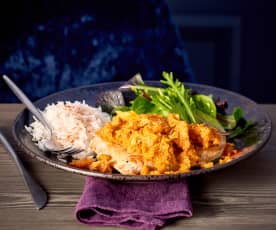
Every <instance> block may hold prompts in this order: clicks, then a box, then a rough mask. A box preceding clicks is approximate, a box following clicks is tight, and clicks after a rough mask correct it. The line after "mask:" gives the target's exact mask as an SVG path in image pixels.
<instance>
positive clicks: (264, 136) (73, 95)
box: [13, 82, 271, 181]
mask: <svg viewBox="0 0 276 230" xmlns="http://www.w3.org/2000/svg"><path fill="white" fill-rule="evenodd" d="M148 83H149V84H153V85H160V83H159V82H148ZM121 85H122V82H113V83H103V84H95V85H90V86H84V87H80V88H73V89H68V90H65V91H62V92H59V93H55V94H52V95H50V96H47V97H45V98H43V99H41V100H39V101H37V102H35V104H36V106H37V107H38V108H40V109H44V108H45V107H46V105H47V104H49V103H53V102H57V101H75V100H78V101H83V100H85V102H86V103H87V104H89V105H91V106H95V97H96V95H97V94H98V93H100V92H102V91H104V90H111V89H117V88H118V87H119V86H121ZM185 86H186V87H187V88H188V87H189V88H192V89H194V90H196V91H197V92H199V93H203V94H206V95H209V94H212V95H213V96H214V98H216V97H219V98H221V99H225V100H227V101H228V104H229V107H228V110H229V111H228V112H229V113H230V112H231V111H232V109H233V107H234V106H240V107H241V108H242V109H243V111H244V116H245V118H246V119H250V120H252V121H255V122H257V126H256V127H255V129H254V130H253V131H254V133H253V134H252V132H253V131H252V132H251V133H250V132H249V133H248V134H247V135H245V137H244V138H241V139H237V140H236V143H237V145H238V146H239V147H241V148H243V153H242V154H241V155H239V156H238V157H237V158H235V159H233V160H232V161H230V162H228V163H225V164H220V165H219V164H217V165H215V166H214V167H212V168H208V169H198V170H192V171H190V172H187V173H178V174H166V175H157V176H131V175H121V174H115V173H114V174H107V173H98V172H92V171H88V170H82V169H79V168H74V167H71V166H68V165H67V164H66V163H63V162H61V161H59V160H57V159H56V158H55V157H53V156H50V155H49V154H46V153H44V152H42V151H41V150H39V149H38V148H37V146H36V145H35V143H34V142H33V141H32V140H31V136H30V135H29V133H28V132H27V131H26V130H25V128H24V126H25V125H29V124H30V122H32V115H31V114H30V113H29V111H28V110H26V109H25V110H23V111H22V112H21V113H20V114H19V115H18V116H17V118H16V120H15V122H14V126H13V135H14V137H15V139H16V141H17V143H18V144H19V146H20V147H21V148H22V149H23V150H24V151H25V152H26V153H28V154H30V155H31V156H32V157H34V158H36V159H38V160H39V161H42V162H45V163H46V164H48V165H51V166H54V167H56V168H60V169H63V170H65V171H68V172H74V173H79V174H81V175H85V176H95V177H101V178H108V179H115V180H132V181H139V180H164V179H177V178H181V177H187V176H192V175H198V174H202V173H207V172H211V171H214V170H218V169H222V168H225V167H228V166H230V165H233V164H235V163H237V162H239V161H241V160H243V159H245V158H247V157H249V156H250V155H252V154H254V153H256V152H257V151H259V150H260V149H261V148H262V147H263V146H264V145H265V143H266V142H267V141H268V139H269V136H270V133H271V120H270V119H269V117H268V116H267V114H266V113H265V112H264V111H262V109H261V108H260V107H259V106H258V105H257V104H256V103H255V102H254V101H252V100H250V99H248V98H246V97H244V96H241V95H239V94H237V93H234V92H231V91H227V90H224V89H220V88H215V87H211V86H205V85H198V84H188V83H186V84H185ZM252 140H253V143H252Z"/></svg>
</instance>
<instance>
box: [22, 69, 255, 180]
mask: <svg viewBox="0 0 276 230" xmlns="http://www.w3.org/2000/svg"><path fill="white" fill-rule="evenodd" d="M163 77H164V79H163V80H161V81H160V82H161V83H162V84H163V87H161V86H160V87H159V86H153V85H148V84H146V83H144V81H143V80H142V78H141V77H140V75H136V76H135V77H134V78H132V79H131V80H129V81H127V82H126V83H125V84H124V85H123V86H122V87H120V88H119V89H118V90H109V91H105V92H101V93H100V94H98V95H97V96H96V98H95V101H96V106H97V107H92V106H89V105H87V104H85V102H79V101H75V102H62V101H60V102H57V103H56V104H54V103H53V104H51V105H48V106H47V107H46V108H45V110H44V111H42V113H43V115H44V116H45V118H46V120H47V121H48V122H49V124H50V125H51V126H52V129H53V135H54V137H55V138H56V140H57V141H58V143H59V144H61V145H62V147H67V146H73V147H76V148H81V149H84V151H83V152H81V153H78V154H74V155H72V156H70V159H66V162H67V163H68V164H69V165H71V166H73V167H77V168H81V169H85V170H91V171H97V172H102V173H114V172H117V173H118V172H119V173H121V174H125V175H160V174H174V173H184V172H188V171H191V170H196V169H202V168H210V167H213V166H214V165H215V164H224V163H227V162H229V161H231V160H232V159H234V158H236V157H238V156H239V155H240V154H242V150H238V149H236V147H235V144H234V142H233V140H235V138H237V137H239V136H241V135H243V134H245V132H246V131H247V130H248V129H249V128H251V127H253V126H254V124H253V123H252V122H251V121H248V120H246V119H245V118H244V117H243V111H242V108H239V107H234V108H233V110H232V112H231V113H230V114H229V113H228V112H226V111H227V110H226V108H227V102H225V101H221V100H217V99H216V100H215V99H213V96H212V95H204V94H200V93H198V92H194V91H192V89H187V88H185V86H184V84H183V83H181V82H180V81H178V80H177V79H176V80H174V78H173V75H172V73H170V74H169V73H166V72H164V73H163ZM130 98H131V99H130ZM34 119H35V118H34ZM26 129H27V130H28V132H29V133H30V134H31V135H32V139H33V141H34V142H36V143H37V145H38V147H39V148H40V149H42V150H44V149H43V146H44V145H43V143H44V142H45V141H46V140H47V139H48V138H49V133H48V131H47V129H45V128H44V127H43V125H42V124H41V123H40V122H39V121H37V120H36V119H35V121H34V122H32V123H31V124H30V125H29V126H28V127H26ZM63 157H67V156H61V157H58V159H63ZM63 160H64V159H63Z"/></svg>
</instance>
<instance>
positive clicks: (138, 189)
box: [75, 177, 192, 230]
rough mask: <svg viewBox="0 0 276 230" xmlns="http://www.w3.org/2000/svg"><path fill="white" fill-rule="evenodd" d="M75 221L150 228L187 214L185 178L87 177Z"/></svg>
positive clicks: (187, 199)
mask: <svg viewBox="0 0 276 230" xmlns="http://www.w3.org/2000/svg"><path fill="white" fill-rule="evenodd" d="M75 215H76V218H77V220H78V221H79V222H81V223H84V224H88V225H92V226H95V225H98V226H100V225H101V226H120V227H128V228H133V229H145V230H154V229H156V228H158V227H162V226H163V225H164V224H165V223H166V221H167V220H169V219H173V218H179V217H191V216H192V205H191V201H190V196H189V190H188V185H187V182H186V180H179V181H155V182H123V181H122V182H121V181H111V180H105V179H99V178H93V177H87V178H86V182H85V186H84V191H83V194H82V195H81V198H80V200H79V202H78V204H77V206H76V210H75Z"/></svg>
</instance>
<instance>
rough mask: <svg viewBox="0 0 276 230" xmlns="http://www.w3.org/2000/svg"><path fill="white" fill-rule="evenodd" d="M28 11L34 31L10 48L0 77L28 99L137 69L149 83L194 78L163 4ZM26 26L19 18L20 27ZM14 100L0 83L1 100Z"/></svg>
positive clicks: (69, 5) (91, 4)
mask: <svg viewBox="0 0 276 230" xmlns="http://www.w3.org/2000/svg"><path fill="white" fill-rule="evenodd" d="M65 3H66V4H65ZM36 10H38V11H39V12H41V15H40V16H38V15H39V12H37V11H36ZM28 11H30V12H29V14H26V15H28V19H29V20H28V22H29V24H30V22H31V27H30V29H29V30H26V31H24V30H21V31H22V33H21V34H20V36H19V37H18V38H17V39H15V40H14V42H13V43H12V44H11V46H10V47H9V50H8V51H9V52H8V55H7V56H6V57H5V58H4V59H2V60H1V63H0V73H1V75H2V74H7V75H8V76H10V77H11V78H12V79H13V80H14V81H15V82H16V83H17V84H18V85H19V86H20V87H21V88H22V90H23V91H24V92H25V93H26V94H27V95H28V96H29V97H30V98H31V99H32V100H36V99H38V98H41V97H44V96H46V95H48V94H50V93H53V92H56V91H60V90H63V89H66V88H71V87H77V86H81V85H87V84H93V83H98V82H108V81H121V80H126V79H129V78H130V77H132V76H133V75H134V74H136V73H138V72H139V73H141V74H142V76H143V78H144V79H146V80H159V79H160V78H161V73H162V71H172V72H174V74H175V76H177V77H178V78H179V79H180V80H182V81H190V82H194V81H195V79H194V76H193V73H192V70H191V68H190V65H189V61H188V57H187V53H186V51H185V49H184V45H183V42H182V41H181V39H180V37H179V35H178V32H177V29H176V27H175V25H174V24H173V22H172V19H171V16H170V12H169V9H168V6H167V4H166V2H165V1H162V0H140V1H132V0H117V1H106V0H103V1H89V0H87V1H73V0H72V1H57V2H54V1H41V5H40V8H38V9H32V8H29V10H28ZM32 14H33V15H32ZM32 16H33V18H32ZM7 23H8V22H7ZM24 23H26V21H25V22H24V20H23V19H22V25H20V19H19V23H18V24H17V26H23V27H24ZM16 101H17V99H16V98H15V97H14V96H13V95H12V93H11V92H10V90H9V89H8V88H7V86H6V85H5V84H4V82H3V80H2V79H1V80H0V102H16Z"/></svg>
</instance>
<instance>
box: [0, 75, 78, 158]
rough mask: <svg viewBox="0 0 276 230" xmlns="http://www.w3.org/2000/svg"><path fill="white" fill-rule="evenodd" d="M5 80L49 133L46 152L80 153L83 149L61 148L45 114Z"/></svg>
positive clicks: (16, 87) (10, 81)
mask: <svg viewBox="0 0 276 230" xmlns="http://www.w3.org/2000/svg"><path fill="white" fill-rule="evenodd" d="M3 79H4V81H5V82H6V84H7V85H8V86H9V88H10V89H11V90H12V91H13V93H14V94H15V95H16V96H17V98H18V99H19V100H20V101H21V102H22V103H23V104H25V106H26V107H27V108H28V109H29V110H30V112H31V113H32V114H33V115H34V116H35V117H36V118H37V120H38V121H39V122H41V123H42V125H43V126H44V127H45V128H46V129H47V130H48V131H49V134H50V138H49V139H48V140H47V141H46V142H45V143H44V147H45V150H46V151H49V152H52V153H53V154H57V155H59V154H61V155H73V154H76V153H80V152H82V151H83V149H78V148H74V147H72V146H68V147H65V148H64V147H62V146H60V145H59V144H58V143H57V142H56V141H55V139H54V137H53V135H52V133H53V132H52V128H51V126H50V125H49V124H48V122H47V121H46V119H45V118H44V117H43V114H42V113H41V111H40V110H39V109H37V108H36V107H35V106H34V104H33V103H32V102H31V101H30V99H29V98H28V97H27V96H26V95H25V94H24V93H23V92H22V91H21V90H20V89H19V88H18V86H17V85H16V84H15V83H14V82H13V81H12V80H11V79H10V78H9V77H7V76H6V75H3Z"/></svg>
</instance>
